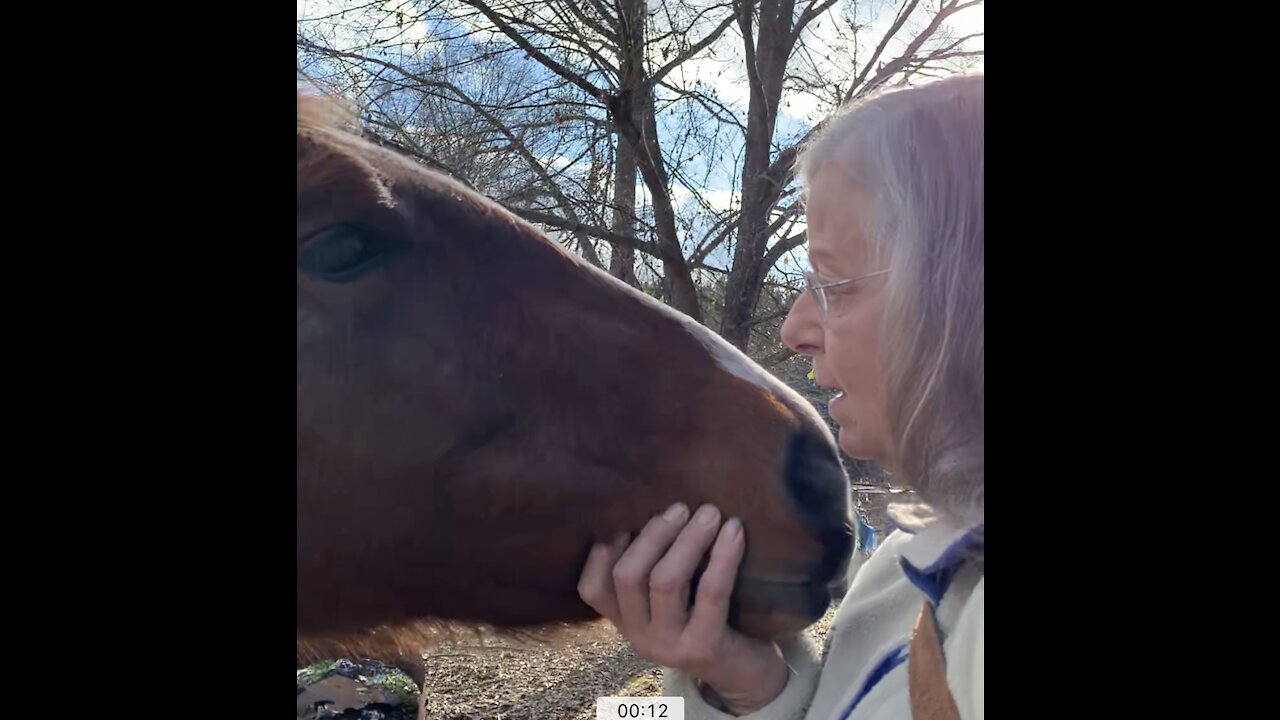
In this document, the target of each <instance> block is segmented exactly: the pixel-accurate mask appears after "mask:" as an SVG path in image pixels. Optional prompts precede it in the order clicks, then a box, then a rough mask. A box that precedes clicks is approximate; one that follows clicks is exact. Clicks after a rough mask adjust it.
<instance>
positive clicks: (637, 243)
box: [503, 205, 670, 259]
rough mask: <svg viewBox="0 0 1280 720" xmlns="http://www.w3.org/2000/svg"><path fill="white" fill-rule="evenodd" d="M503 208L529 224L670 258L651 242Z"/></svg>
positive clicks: (556, 218) (522, 210)
mask: <svg viewBox="0 0 1280 720" xmlns="http://www.w3.org/2000/svg"><path fill="white" fill-rule="evenodd" d="M503 207H505V208H506V209H507V210H508V211H510V212H511V213H512V214H514V215H518V216H520V217H522V218H524V219H525V220H528V221H529V222H536V223H542V224H543V225H550V226H551V227H554V228H558V229H560V230H567V231H569V232H575V233H576V232H580V233H583V234H584V235H590V236H591V237H594V238H599V239H601V240H605V241H607V242H611V243H613V244H615V245H620V246H622V247H628V248H632V249H634V250H639V251H640V252H642V253H645V254H647V255H653V256H654V257H658V258H663V259H665V258H667V257H669V256H670V255H669V253H668V251H667V249H666V248H665V247H662V246H660V245H658V244H657V243H655V242H653V241H651V240H641V239H639V238H632V237H627V236H626V235H622V234H620V233H616V232H613V231H611V230H605V229H604V228H600V227H596V226H594V225H587V224H585V223H581V222H576V221H573V220H566V219H565V218H562V217H560V216H558V215H552V214H550V213H544V212H539V211H538V210H529V209H528V208H518V207H508V206H506V205H504V206H503Z"/></svg>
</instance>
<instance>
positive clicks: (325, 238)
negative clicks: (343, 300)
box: [298, 225, 390, 283]
mask: <svg viewBox="0 0 1280 720" xmlns="http://www.w3.org/2000/svg"><path fill="white" fill-rule="evenodd" d="M389 250H390V244H389V243H387V242H385V241H384V240H383V239H382V238H380V237H378V236H376V235H374V234H372V233H369V232H366V231H364V230H362V229H360V228H354V227H349V226H345V225H343V226H339V227H335V228H330V229H328V230H325V231H324V232H321V233H319V234H317V235H315V236H313V237H312V238H311V239H310V240H308V241H307V242H306V243H304V244H303V246H302V249H301V250H300V251H299V252H298V267H299V268H301V269H302V271H303V272H305V273H306V274H308V275H310V276H311V277H313V278H315V279H317V280H324V281H327V282H337V283H345V282H351V281H352V280H355V279H357V278H359V277H361V276H363V275H365V274H366V273H368V272H369V271H370V270H373V269H374V268H376V267H379V266H380V265H382V263H383V262H385V261H386V259H387V257H388V256H389V254H390V253H389Z"/></svg>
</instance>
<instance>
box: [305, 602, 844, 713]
mask: <svg viewBox="0 0 1280 720" xmlns="http://www.w3.org/2000/svg"><path fill="white" fill-rule="evenodd" d="M834 612H835V608H834V606H833V607H832V609H831V610H830V611H829V612H828V613H827V615H826V617H824V618H823V619H822V620H820V621H819V622H818V623H816V624H815V625H813V626H812V627H810V628H809V630H808V631H807V632H809V633H810V634H811V635H812V636H813V637H814V638H815V639H817V641H818V642H819V643H821V642H822V640H823V638H825V637H826V631H827V627H828V626H829V624H830V621H831V618H832V616H833V615H834ZM426 659H427V668H428V669H427V682H426V693H427V708H428V712H429V714H430V717H431V718H432V720H479V719H480V718H484V719H486V720H546V719H547V718H560V719H563V720H594V718H595V712H596V710H595V708H596V698H597V697H602V696H607V695H626V696H634V697H644V696H650V695H661V694H662V671H661V669H660V668H657V667H654V666H653V665H652V664H651V663H649V662H647V661H645V660H643V659H641V658H639V657H637V656H636V655H635V653H633V652H632V651H631V649H630V647H629V646H628V645H627V644H626V642H625V641H624V640H623V639H622V637H621V636H620V635H619V634H618V633H617V632H616V631H615V630H614V629H613V626H612V625H610V624H609V623H607V622H603V621H602V622H597V623H592V624H589V625H584V626H580V627H576V628H566V629H564V630H562V631H559V632H558V633H557V634H556V635H555V636H553V637H551V638H548V639H546V640H544V641H542V642H539V643H533V642H530V641H522V640H518V639H514V638H509V637H502V636H497V635H493V634H487V633H484V632H480V631H476V632H474V633H472V634H470V635H469V636H467V637H463V636H459V637H457V638H456V639H453V640H450V641H446V642H444V643H442V644H441V645H439V646H438V647H436V648H435V649H433V650H432V651H431V652H429V653H427V655H426ZM359 679H360V680H361V681H363V682H362V683H357V682H355V681H352V680H349V679H346V678H343V677H338V676H334V677H331V678H330V679H329V680H326V681H325V684H320V683H317V684H316V685H315V686H313V687H311V688H309V689H308V690H307V692H306V694H305V695H302V694H300V695H299V699H300V707H299V708H298V711H299V712H298V717H306V718H315V719H317V720H318V719H319V718H326V717H335V715H334V714H333V713H341V712H343V711H344V710H346V707H345V706H354V707H359V706H361V705H364V704H366V703H374V702H381V703H395V702H396V700H395V699H394V698H392V697H391V695H390V693H387V692H384V691H382V690H381V689H379V688H377V687H372V688H364V687H362V688H359V689H358V690H351V691H350V692H348V690H349V688H348V686H350V688H355V687H356V686H357V685H365V686H368V685H376V683H370V682H369V678H368V677H365V676H361V677H360V678H359ZM302 684H303V683H301V682H300V687H301V685H302ZM344 693H347V695H345V696H344V695H343V694H344ZM322 696H324V697H327V698H333V699H336V700H337V702H336V703H335V704H332V705H329V706H328V708H327V709H326V710H324V711H321V712H319V713H317V712H315V711H314V709H313V708H311V707H302V706H301V705H303V704H305V705H314V702H315V699H316V698H319V697H322ZM340 696H341V697H340ZM348 698H349V699H348ZM356 698H359V699H356ZM371 707H372V706H371ZM408 709H411V708H408V707H406V710H408ZM353 714H354V713H348V714H347V715H343V717H350V716H352V715H353ZM409 716H410V717H411V716H412V715H409ZM379 717H382V716H379Z"/></svg>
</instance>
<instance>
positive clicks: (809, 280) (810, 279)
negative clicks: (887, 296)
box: [804, 270, 889, 317]
mask: <svg viewBox="0 0 1280 720" xmlns="http://www.w3.org/2000/svg"><path fill="white" fill-rule="evenodd" d="M887 272H889V271H888V270H877V271H875V272H873V273H867V274H866V275H859V276H858V277H853V278H845V279H844V280H833V281H831V282H829V283H819V282H818V281H817V280H818V277H817V276H816V275H814V274H813V271H812V270H805V271H804V285H805V290H806V291H809V292H812V293H813V296H814V297H815V298H817V300H818V309H819V310H821V311H822V316H823V317H826V316H827V294H826V293H824V292H823V290H826V289H827V288H831V287H838V286H840V285H848V284H849V283H855V282H858V281H859V280H865V279H867V278H869V277H875V276H876V275H884V274H885V273H887Z"/></svg>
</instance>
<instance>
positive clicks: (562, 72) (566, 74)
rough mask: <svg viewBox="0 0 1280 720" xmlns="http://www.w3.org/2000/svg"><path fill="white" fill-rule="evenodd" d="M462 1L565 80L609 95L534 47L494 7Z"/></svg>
mask: <svg viewBox="0 0 1280 720" xmlns="http://www.w3.org/2000/svg"><path fill="white" fill-rule="evenodd" d="M462 2H463V3H464V4H466V5H469V6H470V7H473V8H475V9H476V10H479V11H480V12H481V13H482V14H483V15H484V16H485V17H487V18H489V22H492V23H493V24H494V25H496V26H497V27H498V29H499V30H501V31H502V34H503V35H506V36H507V37H508V38H510V39H511V41H512V42H514V43H515V44H517V45H519V46H520V47H521V48H522V49H523V50H524V51H525V52H527V53H529V56H530V57H532V58H533V59H534V60H537V61H538V62H540V63H542V64H543V65H544V66H545V67H546V68H547V69H548V70H550V71H551V72H553V73H555V74H557V75H559V76H560V77H562V78H564V79H565V80H568V81H569V82H571V83H573V84H574V85H577V86H578V87H580V88H582V90H583V91H585V92H586V93H587V94H588V95H590V96H591V97H594V98H597V99H601V100H602V99H603V98H605V97H607V96H608V92H607V91H605V90H603V89H601V88H598V87H596V86H595V85H593V84H591V83H590V82H589V81H588V80H587V79H586V78H584V77H582V76H581V75H579V74H577V73H575V72H573V71H572V70H570V69H569V68H567V67H565V66H564V65H561V64H560V63H558V62H556V61H555V60H552V59H551V58H550V57H548V56H547V55H545V54H544V53H543V52H542V51H541V50H539V49H538V48H536V47H534V46H533V43H531V42H529V41H528V40H527V39H526V38H525V37H524V36H523V35H521V34H520V33H518V32H516V29H515V28H513V27H511V25H509V24H507V22H506V21H505V20H503V19H502V16H501V15H498V13H496V12H494V11H493V8H491V7H489V6H488V5H487V4H486V3H483V2H479V0H462Z"/></svg>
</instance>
